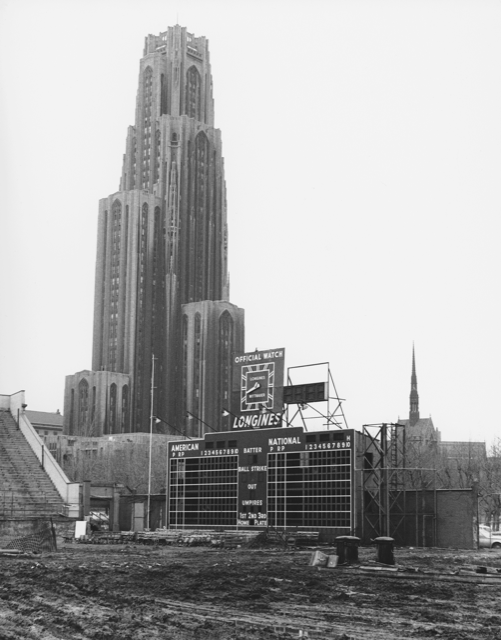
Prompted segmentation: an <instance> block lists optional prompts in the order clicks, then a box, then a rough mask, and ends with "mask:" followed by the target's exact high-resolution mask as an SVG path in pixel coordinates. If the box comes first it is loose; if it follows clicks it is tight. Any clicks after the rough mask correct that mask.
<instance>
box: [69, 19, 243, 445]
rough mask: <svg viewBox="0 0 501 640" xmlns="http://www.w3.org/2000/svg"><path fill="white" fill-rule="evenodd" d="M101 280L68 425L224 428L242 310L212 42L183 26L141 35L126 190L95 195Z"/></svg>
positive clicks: (72, 388)
mask: <svg viewBox="0 0 501 640" xmlns="http://www.w3.org/2000/svg"><path fill="white" fill-rule="evenodd" d="M95 283H96V285H95V297H94V300H95V303H94V340H93V357H92V368H93V370H92V371H91V372H87V373H85V372H83V373H82V372H81V375H80V374H78V375H77V376H76V377H75V376H72V377H71V379H70V380H69V381H68V383H67V385H66V392H65V407H68V410H67V413H68V415H69V416H70V418H69V426H68V427H65V428H67V430H68V432H69V433H78V432H79V431H80V430H81V428H82V425H85V424H86V420H87V415H88V416H89V420H90V419H91V417H92V420H93V421H94V422H95V424H96V425H97V427H96V429H97V433H99V434H101V433H102V434H107V433H122V432H130V431H132V432H134V431H149V430H150V429H151V416H152V415H156V416H158V417H160V418H162V419H164V420H165V421H166V422H165V423H166V424H171V425H175V426H174V427H173V428H174V429H179V428H186V429H188V427H189V426H191V423H189V424H188V422H187V417H186V416H187V415H188V412H191V415H195V416H197V417H200V418H201V421H202V423H203V424H205V423H208V424H211V423H212V424H214V425H215V424H217V423H218V421H219V417H220V416H221V410H222V407H223V405H224V404H226V405H227V398H228V397H230V396H231V372H230V370H231V363H232V360H231V354H232V353H233V351H235V352H237V353H238V352H240V351H243V348H244V344H243V340H244V333H243V330H244V326H243V323H244V315H243V309H238V307H236V306H235V305H232V304H231V303H230V302H229V300H228V229H227V212H226V185H225V179H224V159H223V154H222V141H221V132H220V131H219V129H216V128H215V127H214V100H213V95H212V74H211V66H210V59H209V45H208V40H207V39H206V38H205V37H204V36H195V35H194V34H192V33H189V32H188V31H187V29H186V28H185V27H181V26H179V25H175V26H173V27H168V29H167V31H165V32H162V33H160V34H159V35H148V36H147V37H146V39H145V46H144V52H143V57H142V58H141V60H140V63H139V83H138V91H137V99H136V114H135V121H134V125H131V126H130V127H129V128H128V131H127V139H126V148H125V154H124V157H123V164H122V174H121V178H120V184H119V190H118V191H116V192H114V193H112V194H111V195H109V196H108V197H106V198H103V199H101V200H100V202H99V217H98V246H97V260H96V271H95ZM153 366H154V367H155V371H154V372H153V370H152V367H153ZM95 372H98V373H99V374H100V378H99V380H98V379H97V378H96V376H95V375H94V373H95ZM153 375H154V379H155V394H154V397H153V394H152V393H151V389H150V387H151V384H150V381H151V379H152V377H153ZM78 389H81V393H80V391H79V390H78ZM66 398H67V399H66ZM65 413H66V409H65ZM186 433H188V430H187V431H186Z"/></svg>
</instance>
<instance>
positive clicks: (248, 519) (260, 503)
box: [168, 370, 356, 532]
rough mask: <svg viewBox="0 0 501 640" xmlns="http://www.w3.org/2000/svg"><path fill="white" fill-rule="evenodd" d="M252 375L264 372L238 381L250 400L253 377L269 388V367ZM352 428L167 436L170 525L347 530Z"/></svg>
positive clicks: (350, 520) (350, 517)
mask: <svg viewBox="0 0 501 640" xmlns="http://www.w3.org/2000/svg"><path fill="white" fill-rule="evenodd" d="M256 371H258V370H256ZM252 374H254V371H252ZM258 375H262V373H259V374H257V373H256V375H249V374H248V376H247V379H246V380H245V388H244V385H243V384H242V394H241V398H245V400H244V401H249V402H250V403H252V402H253V398H252V394H253V393H255V391H256V390H257V387H256V385H257V384H260V385H261V386H260V387H259V389H260V390H261V389H265V390H266V389H267V386H268V377H267V376H268V374H265V378H263V379H261V378H260V379H259V380H258V379H257V376H258ZM244 390H245V393H244ZM249 390H250V391H249ZM263 401H264V402H267V400H266V397H263ZM270 408H271V404H270ZM355 434H356V432H355V431H353V430H350V429H346V430H335V431H317V432H305V431H304V430H303V427H290V428H264V429H263V428H259V427H258V428H257V429H253V430H243V431H227V432H226V431H224V432H219V433H207V434H205V436H204V437H203V438H199V439H190V440H184V441H179V440H178V441H175V442H169V466H168V477H169V485H168V502H169V505H168V519H169V526H170V527H179V528H183V527H186V528H197V527H199V528H200V527H212V526H225V527H237V526H238V527H247V526H248V527H251V526H252V527H266V526H272V527H315V528H319V527H335V528H338V529H340V530H341V531H345V532H349V531H350V530H351V529H352V527H353V496H354V482H353V478H354V455H355V453H354V450H355V440H354V438H355Z"/></svg>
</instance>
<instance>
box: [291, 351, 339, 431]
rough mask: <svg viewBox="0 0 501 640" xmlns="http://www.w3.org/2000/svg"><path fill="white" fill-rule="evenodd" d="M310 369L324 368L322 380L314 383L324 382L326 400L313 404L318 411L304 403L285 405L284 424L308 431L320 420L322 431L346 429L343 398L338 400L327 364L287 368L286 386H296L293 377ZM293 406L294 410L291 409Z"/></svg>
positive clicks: (320, 363)
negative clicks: (309, 427)
mask: <svg viewBox="0 0 501 640" xmlns="http://www.w3.org/2000/svg"><path fill="white" fill-rule="evenodd" d="M311 367H322V368H324V371H323V375H324V378H323V380H315V382H325V383H326V385H327V400H326V401H324V402H318V403H315V404H316V405H321V406H320V409H319V408H317V406H315V405H313V404H310V403H304V404H298V405H287V409H286V422H287V426H288V427H292V426H302V427H303V428H304V430H305V431H308V426H309V424H311V423H312V422H313V421H315V420H317V421H318V420H322V427H323V428H324V429H327V430H328V429H332V428H335V429H348V428H349V427H348V424H347V422H346V417H345V415H344V411H343V405H342V403H343V401H344V399H343V398H340V397H339V395H338V392H337V389H336V384H335V382H334V378H333V376H332V373H331V369H330V365H329V363H328V362H316V363H313V364H305V365H299V366H295V367H289V368H288V369H287V384H288V385H293V384H297V381H296V380H294V377H295V376H296V377H297V376H298V375H299V370H302V371H301V372H303V371H304V370H306V369H307V368H311ZM292 406H294V409H291V407H292Z"/></svg>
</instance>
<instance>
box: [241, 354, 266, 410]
mask: <svg viewBox="0 0 501 640" xmlns="http://www.w3.org/2000/svg"><path fill="white" fill-rule="evenodd" d="M274 388H275V363H274V362H267V363H265V364H245V365H242V372H241V380H240V410H241V411H261V410H262V409H267V410H272V409H273V395H274Z"/></svg>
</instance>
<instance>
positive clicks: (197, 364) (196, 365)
mask: <svg viewBox="0 0 501 640" xmlns="http://www.w3.org/2000/svg"><path fill="white" fill-rule="evenodd" d="M201 365H202V318H201V317H200V314H199V313H196V314H195V354H194V358H193V369H194V371H193V378H194V379H193V392H194V397H193V408H194V411H193V413H195V415H197V416H199V415H200V391H201V389H200V382H201V379H202V376H201V373H202V372H201V370H200V368H201Z"/></svg>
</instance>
